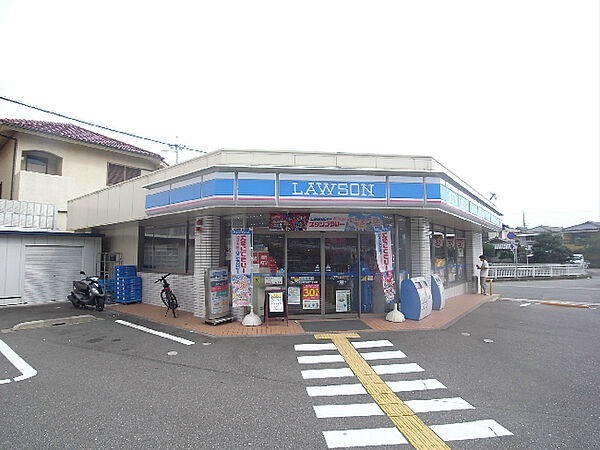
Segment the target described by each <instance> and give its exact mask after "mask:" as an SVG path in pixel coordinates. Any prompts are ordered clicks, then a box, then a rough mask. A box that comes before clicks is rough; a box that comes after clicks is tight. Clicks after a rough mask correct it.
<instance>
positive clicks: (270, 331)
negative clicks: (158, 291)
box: [107, 294, 498, 336]
mask: <svg viewBox="0 0 600 450" xmlns="http://www.w3.org/2000/svg"><path fill="white" fill-rule="evenodd" d="M496 298H498V296H497V295H493V296H491V297H490V296H484V295H476V294H472V295H459V296H457V297H452V298H450V299H447V300H446V307H445V308H444V309H443V310H441V311H433V312H432V313H431V314H430V315H429V316H427V317H426V318H424V319H423V320H419V321H416V320H405V321H404V322H401V323H392V322H388V321H386V320H385V316H384V315H383V314H363V315H362V316H361V320H362V321H363V322H364V323H365V324H367V325H368V326H369V327H371V329H370V330H360V332H361V333H364V332H369V331H403V330H435V329H443V328H446V327H448V326H450V325H451V324H452V323H454V322H455V321H456V320H458V319H460V318H461V317H463V316H464V315H466V314H468V313H469V312H471V311H473V310H474V309H476V308H477V307H479V306H480V305H482V304H483V303H485V302H489V301H491V300H495V299H496ZM107 308H110V309H112V310H115V311H120V312H123V313H126V314H131V315H133V316H138V317H142V318H144V319H148V320H151V321H154V322H159V323H164V324H168V325H171V326H174V327H178V328H183V329H186V330H193V331H196V332H198V333H202V334H206V335H209V336H267V335H281V334H314V333H312V332H306V331H304V330H303V329H302V326H301V325H300V323H301V321H302V320H300V319H290V320H289V321H288V323H287V325H286V324H285V322H284V321H281V320H277V321H269V323H268V325H265V324H264V323H263V324H262V325H261V326H259V327H245V326H243V325H242V324H241V322H228V323H223V324H220V325H210V324H207V323H204V319H201V318H199V317H194V315H193V314H192V313H189V312H184V311H176V314H177V317H175V318H174V317H173V316H172V314H171V313H170V312H169V315H168V316H167V317H165V311H166V309H165V308H164V307H159V306H154V305H149V304H146V303H134V304H128V305H122V304H114V305H107ZM349 318H350V317H348V318H347V319H349ZM315 320H319V319H314V318H311V319H306V321H311V322H314V321H315ZM320 320H322V321H323V322H327V321H335V320H339V319H320Z"/></svg>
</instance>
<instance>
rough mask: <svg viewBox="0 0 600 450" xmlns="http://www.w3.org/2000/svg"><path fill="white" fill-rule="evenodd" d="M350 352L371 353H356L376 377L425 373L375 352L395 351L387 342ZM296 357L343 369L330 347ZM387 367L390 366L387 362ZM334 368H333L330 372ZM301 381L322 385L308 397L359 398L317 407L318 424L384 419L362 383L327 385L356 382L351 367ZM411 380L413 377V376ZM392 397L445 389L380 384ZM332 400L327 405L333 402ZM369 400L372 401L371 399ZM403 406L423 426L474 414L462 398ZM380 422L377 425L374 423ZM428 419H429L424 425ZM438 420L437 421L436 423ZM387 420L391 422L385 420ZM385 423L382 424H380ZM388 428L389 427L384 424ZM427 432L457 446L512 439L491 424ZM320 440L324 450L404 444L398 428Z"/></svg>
mask: <svg viewBox="0 0 600 450" xmlns="http://www.w3.org/2000/svg"><path fill="white" fill-rule="evenodd" d="M351 344H352V345H353V346H354V348H356V349H357V350H358V349H374V350H375V351H367V352H359V353H360V354H361V356H362V357H363V359H364V360H365V361H368V362H370V361H377V362H378V364H370V365H371V368H372V369H373V370H374V371H375V373H376V374H378V375H381V376H388V377H392V376H394V375H396V376H401V375H404V374H407V375H408V374H418V373H421V372H424V371H425V370H424V369H423V368H422V367H421V366H419V364H417V363H414V362H407V363H397V362H394V360H398V359H405V358H407V356H406V354H405V353H404V352H402V351H400V350H378V348H386V347H387V348H389V347H393V344H392V343H391V342H390V341H389V340H372V341H369V340H367V341H351ZM294 349H295V350H296V351H297V352H324V353H320V354H311V355H303V356H298V357H297V359H298V363H299V364H301V365H303V366H310V365H316V366H321V367H322V366H326V365H328V364H345V361H344V358H343V357H342V356H341V355H340V354H339V353H338V352H337V349H336V347H335V345H334V344H333V343H318V344H298V345H295V346H294ZM388 361H389V362H388ZM334 367H335V366H334ZM301 375H302V378H303V379H305V380H321V382H322V383H325V384H323V385H313V386H307V387H306V392H307V394H308V395H309V396H310V397H313V398H316V399H319V398H320V399H322V400H325V398H329V399H332V400H333V399H334V398H346V399H350V398H351V397H352V396H362V397H357V399H358V398H362V401H361V402H354V403H349V404H319V405H314V406H313V408H314V412H315V415H316V417H317V418H319V419H334V418H336V419H345V418H352V417H374V419H370V420H375V421H382V420H385V419H384V417H382V416H385V413H384V412H383V411H382V409H381V408H380V406H379V405H378V404H377V403H375V402H372V401H371V402H368V401H365V400H367V399H371V398H370V397H367V396H368V393H367V391H366V389H365V387H364V386H363V385H362V384H360V383H342V384H339V383H338V384H331V383H330V380H331V381H333V380H335V379H339V378H346V377H355V375H354V373H353V372H352V370H351V369H350V367H347V366H346V367H339V366H338V367H335V368H307V369H304V370H301ZM413 377H414V375H413ZM384 382H385V383H386V384H387V385H388V387H389V388H390V389H391V390H392V391H393V392H418V391H425V392H430V391H431V392H439V390H440V389H447V388H446V386H444V385H443V384H442V383H440V382H439V381H438V380H436V379H432V378H423V379H408V380H401V379H400V380H392V381H389V378H387V379H386V380H384ZM332 400H330V401H332ZM371 400H372V399H371ZM403 403H404V404H405V405H406V406H407V407H408V408H410V409H411V410H412V411H413V412H414V413H415V414H420V415H421V414H423V416H422V417H421V418H422V420H427V422H434V423H435V417H438V415H439V414H444V413H447V412H452V411H462V410H474V409H475V407H474V406H473V405H471V404H470V403H468V402H467V401H466V400H464V399H462V398H461V397H445V398H429V399H417V400H404V401H403ZM378 416H379V417H382V418H381V419H377V417H378ZM425 418H427V419H425ZM438 418H439V417H438ZM387 420H389V419H387ZM382 423H384V422H382ZM387 423H389V422H387ZM429 427H430V428H431V429H432V430H433V431H434V432H435V433H436V434H437V435H438V436H440V437H441V438H442V439H443V440H444V441H459V440H470V439H485V438H492V437H501V436H511V435H512V433H511V432H510V431H509V430H507V429H506V428H504V427H503V426H502V425H500V424H499V423H497V422H496V421H495V420H492V419H484V420H475V421H466V422H457V423H443V424H438V425H429ZM323 436H324V438H325V441H326V443H327V446H328V448H352V447H366V446H393V445H403V444H408V441H407V440H406V438H405V437H404V436H403V435H402V433H401V432H400V431H399V430H398V428H396V427H380V428H363V429H346V430H340V429H336V430H325V431H323Z"/></svg>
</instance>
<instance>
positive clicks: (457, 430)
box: [430, 419, 513, 441]
mask: <svg viewBox="0 0 600 450" xmlns="http://www.w3.org/2000/svg"><path fill="white" fill-rule="evenodd" d="M430 428H431V429H432V430H433V431H434V432H435V434H437V435H438V436H439V437H441V438H442V439H443V440H444V441H462V440H467V439H482V438H492V437H500V436H512V435H513V434H512V433H511V432H510V431H508V430H507V429H506V428H504V427H503V426H502V425H500V424H499V423H498V422H496V421H495V420H489V419H488V420H477V421H474V422H461V423H448V424H445V425H431V427H430Z"/></svg>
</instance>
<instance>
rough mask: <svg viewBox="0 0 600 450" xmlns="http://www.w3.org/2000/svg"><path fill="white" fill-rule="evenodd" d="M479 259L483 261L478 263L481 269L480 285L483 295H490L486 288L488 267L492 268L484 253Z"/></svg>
mask: <svg viewBox="0 0 600 450" xmlns="http://www.w3.org/2000/svg"><path fill="white" fill-rule="evenodd" d="M479 260H480V261H481V264H480V265H477V268H478V269H479V287H480V289H481V294H482V295H488V293H487V291H486V289H485V280H486V278H487V276H488V269H489V268H490V265H489V263H488V262H487V260H486V259H485V256H484V255H480V256H479Z"/></svg>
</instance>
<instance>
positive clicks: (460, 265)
mask: <svg viewBox="0 0 600 450" xmlns="http://www.w3.org/2000/svg"><path fill="white" fill-rule="evenodd" d="M465 243H466V238H465V232H464V231H462V230H456V243H455V246H456V281H457V282H461V283H462V282H464V281H466V279H467V270H466V257H465Z"/></svg>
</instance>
